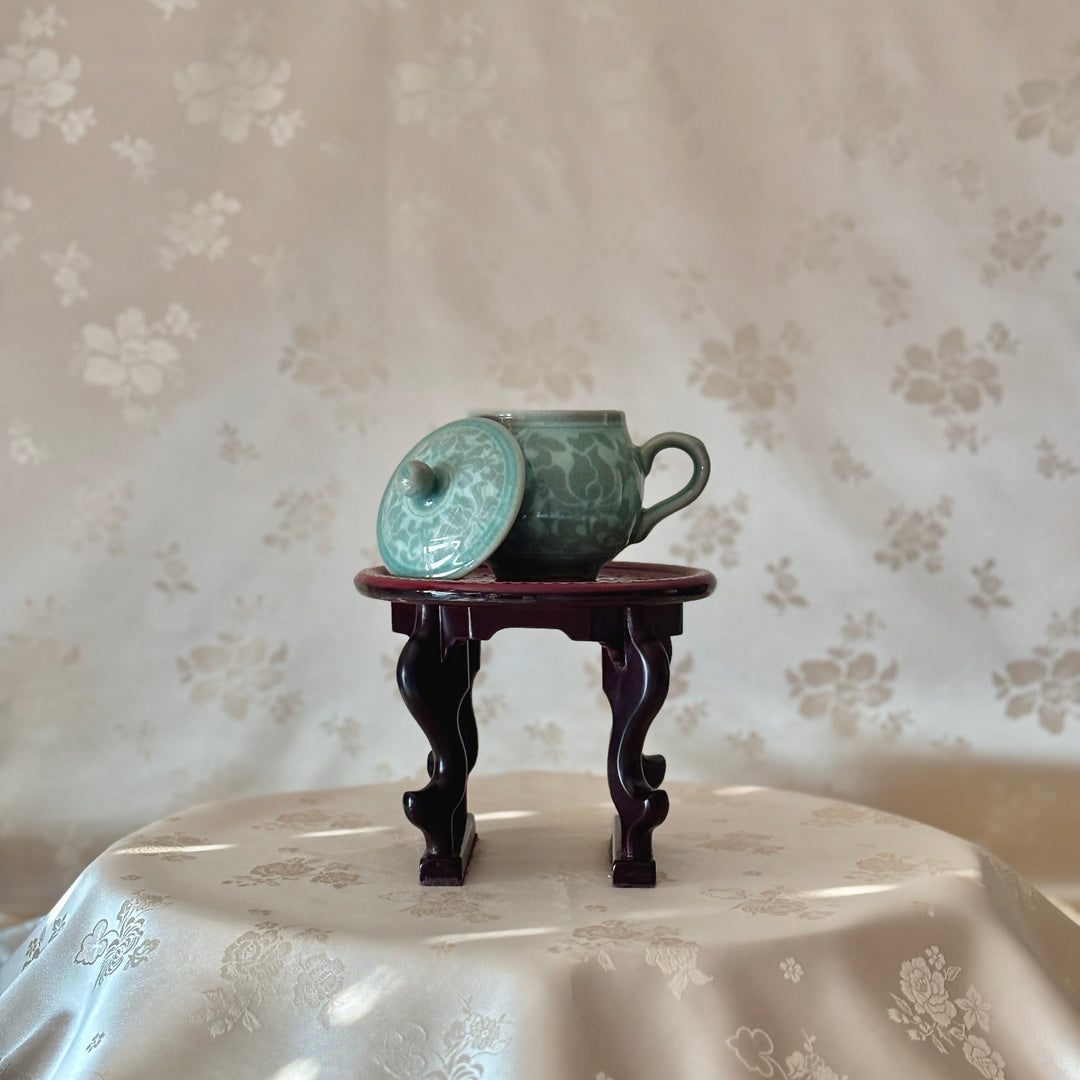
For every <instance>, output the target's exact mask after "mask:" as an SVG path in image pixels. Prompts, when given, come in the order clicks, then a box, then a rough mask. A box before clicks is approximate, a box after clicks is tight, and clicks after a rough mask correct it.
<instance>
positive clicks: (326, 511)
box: [263, 477, 341, 551]
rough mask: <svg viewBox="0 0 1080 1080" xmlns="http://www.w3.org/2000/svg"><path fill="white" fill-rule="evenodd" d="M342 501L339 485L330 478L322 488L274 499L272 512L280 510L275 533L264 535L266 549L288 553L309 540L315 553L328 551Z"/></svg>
mask: <svg viewBox="0 0 1080 1080" xmlns="http://www.w3.org/2000/svg"><path fill="white" fill-rule="evenodd" d="M340 498H341V482H340V481H339V480H338V479H337V478H336V477H333V478H331V479H330V480H329V481H327V483H325V484H324V485H323V486H322V487H321V488H317V489H315V490H306V491H297V490H296V489H295V488H289V489H288V490H286V491H283V492H282V493H281V494H280V495H279V496H278V497H277V498H276V499H275V500H274V509H275V510H280V511H281V514H282V516H281V521H280V523H279V524H278V527H277V531H276V532H272V533H266V535H264V536H263V543H264V544H266V546H267V547H272V548H277V549H278V550H279V551H288V550H289V548H291V547H292V546H293V545H294V544H301V543H304V542H305V541H307V540H312V541H313V544H314V547H315V550H316V551H330V550H332V548H333V543H332V542H331V527H332V526H333V524H334V517H335V515H336V514H337V506H336V505H335V504H336V502H337V500H338V499H340Z"/></svg>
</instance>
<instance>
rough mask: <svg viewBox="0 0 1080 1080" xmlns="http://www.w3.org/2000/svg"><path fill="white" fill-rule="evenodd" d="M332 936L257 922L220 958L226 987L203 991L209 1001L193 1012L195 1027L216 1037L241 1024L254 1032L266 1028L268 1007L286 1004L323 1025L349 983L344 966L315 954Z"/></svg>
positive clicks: (324, 955) (316, 931)
mask: <svg viewBox="0 0 1080 1080" xmlns="http://www.w3.org/2000/svg"><path fill="white" fill-rule="evenodd" d="M287 933H291V937H292V940H289V939H288V938H287V937H286V934H287ZM328 937H329V934H328V933H327V932H325V931H319V930H314V929H307V930H300V931H287V929H286V928H284V927H282V926H280V925H279V924H277V923H274V922H261V923H257V924H256V925H255V926H254V927H253V928H252V929H251V930H246V931H245V932H244V933H242V934H241V935H240V936H239V937H238V938H236V940H235V941H233V942H231V943H230V944H229V945H228V946H227V947H226V949H225V952H224V954H223V955H222V958H221V978H222V981H223V983H224V985H223V986H217V987H214V988H212V989H209V990H203V991H202V995H203V998H204V999H205V1000H204V1002H203V1005H202V1007H201V1008H198V1009H195V1010H193V1011H192V1012H191V1014H190V1017H189V1018H190V1020H191V1023H192V1024H196V1025H198V1026H199V1027H202V1028H205V1030H206V1032H207V1033H208V1034H209V1035H210V1036H211V1037H212V1038H215V1039H216V1038H220V1037H221V1036H222V1035H226V1034H227V1033H229V1032H230V1031H232V1030H233V1029H234V1028H236V1027H237V1026H239V1027H242V1028H244V1029H245V1030H246V1031H249V1032H255V1031H258V1030H259V1029H260V1028H261V1027H262V1026H263V1016H262V1015H260V1013H262V1014H263V1015H265V1008H264V1007H266V1006H273V1007H280V1006H281V1005H283V1004H284V1003H285V1002H286V1001H288V1002H290V1003H291V1005H292V1006H294V1007H295V1008H298V1009H305V1010H309V1011H311V1012H313V1013H315V1015H316V1016H317V1017H318V1018H319V1020H320V1021H321V1022H325V1021H326V1016H327V1009H328V1006H329V1005H330V1003H331V1002H332V1001H333V999H334V997H335V996H336V995H337V994H339V993H340V992H341V990H342V988H343V987H344V985H345V965H344V963H343V962H342V961H341V960H339V959H338V958H337V957H334V956H331V955H330V954H329V953H327V952H325V951H323V952H317V953H316V952H313V951H312V946H313V945H314V944H319V943H322V942H325V941H326V939H327V938H328Z"/></svg>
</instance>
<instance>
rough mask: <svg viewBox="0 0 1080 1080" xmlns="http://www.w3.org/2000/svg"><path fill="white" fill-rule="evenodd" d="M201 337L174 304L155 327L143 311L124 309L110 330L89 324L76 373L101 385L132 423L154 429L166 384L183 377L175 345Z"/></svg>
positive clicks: (74, 362) (74, 364)
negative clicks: (159, 396)
mask: <svg viewBox="0 0 1080 1080" xmlns="http://www.w3.org/2000/svg"><path fill="white" fill-rule="evenodd" d="M198 334H199V324H198V323H196V322H195V321H194V320H193V319H192V318H191V315H190V314H189V313H188V311H187V309H186V308H184V307H183V306H181V305H180V304H170V305H169V307H168V309H167V310H166V312H165V314H164V315H163V316H162V318H161V319H159V320H158V321H157V322H153V323H151V322H147V319H146V315H145V313H144V312H143V311H142V309H141V308H137V307H129V308H125V309H124V310H123V311H122V312H120V314H119V315H117V316H116V319H115V321H114V323H113V326H112V327H108V326H102V325H101V324H99V323H87V324H86V325H85V326H84V327H83V329H82V340H81V341H80V342H79V343H78V344H77V345H76V346H75V348H74V350H73V355H72V369H73V371H74V372H75V374H77V375H79V376H81V377H82V380H83V382H85V383H88V384H89V385H90V386H100V387H101V388H102V389H103V390H106V391H107V392H108V394H109V396H110V397H112V398H115V399H116V400H117V401H119V402H120V404H121V406H122V409H123V415H124V419H125V420H127V422H128V423H129V424H134V425H142V426H146V427H153V426H154V424H155V423H156V420H157V406H156V405H155V404H153V402H152V400H151V399H153V398H156V397H158V395H160V394H161V392H162V390H163V389H164V388H165V386H166V384H167V383H174V384H175V383H178V382H179V381H180V379H181V377H182V372H181V369H180V363H179V361H180V350H179V349H178V348H177V347H176V344H175V342H176V341H179V340H181V339H186V340H189V341H193V340H195V338H197V337H198Z"/></svg>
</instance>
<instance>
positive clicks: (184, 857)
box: [124, 833, 220, 862]
mask: <svg viewBox="0 0 1080 1080" xmlns="http://www.w3.org/2000/svg"><path fill="white" fill-rule="evenodd" d="M218 846H220V845H217V844H214V842H213V841H212V840H209V839H208V838H206V837H203V836H191V835H189V834H188V833H162V834H160V835H158V836H136V837H134V838H133V839H132V841H131V844H130V845H129V846H128V847H127V848H126V849H125V850H124V854H129V855H140V856H144V857H146V856H149V857H150V858H156V859H163V860H164V861H165V862H190V861H191V860H192V859H194V858H195V857H196V855H195V853H196V852H197V851H199V849H201V848H206V847H218Z"/></svg>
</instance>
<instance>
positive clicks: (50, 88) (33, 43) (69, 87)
mask: <svg viewBox="0 0 1080 1080" xmlns="http://www.w3.org/2000/svg"><path fill="white" fill-rule="evenodd" d="M66 25H67V19H65V18H64V17H63V16H62V15H61V14H60V13H59V12H58V11H57V10H56V5H55V4H49V6H48V7H46V8H45V10H44V11H43V12H42V13H41V14H40V15H37V14H35V13H34V12H33V10H31V9H27V10H26V11H25V13H24V14H23V17H22V21H21V22H20V23H19V38H18V41H16V42H15V43H14V44H12V45H8V46H7V48H6V49H5V50H4V55H3V56H2V57H0V117H3V116H9V117H10V125H11V130H12V131H13V132H14V133H15V134H16V135H18V136H19V137H20V138H22V139H34V138H36V137H37V136H38V135H39V134H41V126H42V124H49V125H51V126H52V127H55V128H57V130H59V132H60V135H61V137H62V138H63V140H64V142H66V143H77V142H78V141H79V140H80V139H81V138H82V137H83V136H84V135H85V134H86V132H87V130H88V129H89V128H90V127H91V126H92V125H94V124H96V123H97V119H96V117H95V116H94V110H93V109H92V108H89V107H87V108H81V109H75V108H67V107H66V106H68V105H69V104H70V103H71V101H72V99H73V98H74V97H75V84H76V82H77V81H78V79H79V76H80V75H81V74H82V61H81V60H80V59H79V58H78V57H77V56H69V57H68V59H67V60H63V61H62V60H61V59H60V54H59V53H58V52H57V51H56V50H55V49H53V48H51V47H50V46H48V45H45V44H43V41H47V40H51V39H52V38H54V37H56V35H57V32H58V31H59V30H61V29H62V28H63V27H64V26H66Z"/></svg>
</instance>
